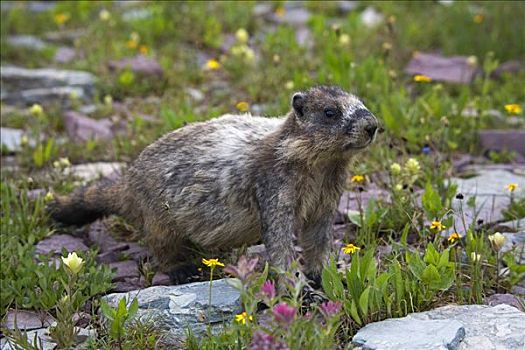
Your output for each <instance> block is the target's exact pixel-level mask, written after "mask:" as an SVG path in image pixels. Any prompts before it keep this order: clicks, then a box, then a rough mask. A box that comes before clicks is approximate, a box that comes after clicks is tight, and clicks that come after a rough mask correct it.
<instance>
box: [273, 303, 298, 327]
mask: <svg viewBox="0 0 525 350" xmlns="http://www.w3.org/2000/svg"><path fill="white" fill-rule="evenodd" d="M272 312H273V317H274V318H275V320H276V321H277V322H279V323H281V324H283V325H285V326H289V325H290V324H291V323H292V322H293V320H294V318H295V314H296V313H297V309H296V308H294V307H292V306H290V305H288V304H286V303H279V304H277V305H275V306H274V307H273V310H272Z"/></svg>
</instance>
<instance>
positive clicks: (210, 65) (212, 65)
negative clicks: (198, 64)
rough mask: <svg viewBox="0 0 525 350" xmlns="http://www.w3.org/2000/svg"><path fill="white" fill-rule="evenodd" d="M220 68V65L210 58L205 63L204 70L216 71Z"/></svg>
mask: <svg viewBox="0 0 525 350" xmlns="http://www.w3.org/2000/svg"><path fill="white" fill-rule="evenodd" d="M220 68H221V64H220V63H219V61H217V60H216V59H214V58H212V59H211V60H208V61H207V62H206V66H205V69H208V70H217V69H220Z"/></svg>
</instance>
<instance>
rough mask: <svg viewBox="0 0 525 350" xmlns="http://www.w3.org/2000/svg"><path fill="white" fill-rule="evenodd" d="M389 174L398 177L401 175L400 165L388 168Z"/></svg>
mask: <svg viewBox="0 0 525 350" xmlns="http://www.w3.org/2000/svg"><path fill="white" fill-rule="evenodd" d="M390 172H391V173H392V175H399V174H400V173H401V165H399V164H398V163H393V164H392V165H391V166H390Z"/></svg>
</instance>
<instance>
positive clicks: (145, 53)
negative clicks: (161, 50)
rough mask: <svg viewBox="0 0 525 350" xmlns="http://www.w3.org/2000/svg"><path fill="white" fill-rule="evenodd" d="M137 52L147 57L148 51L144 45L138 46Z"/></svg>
mask: <svg viewBox="0 0 525 350" xmlns="http://www.w3.org/2000/svg"><path fill="white" fill-rule="evenodd" d="M139 52H140V53H141V54H142V55H147V54H148V52H149V49H148V47H147V46H146V45H140V46H139Z"/></svg>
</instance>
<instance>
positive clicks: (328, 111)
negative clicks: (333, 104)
mask: <svg viewBox="0 0 525 350" xmlns="http://www.w3.org/2000/svg"><path fill="white" fill-rule="evenodd" d="M336 114H337V112H336V111H335V110H334V109H333V108H327V109H325V110H324V115H325V116H326V117H327V118H333V117H335V115H336Z"/></svg>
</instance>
